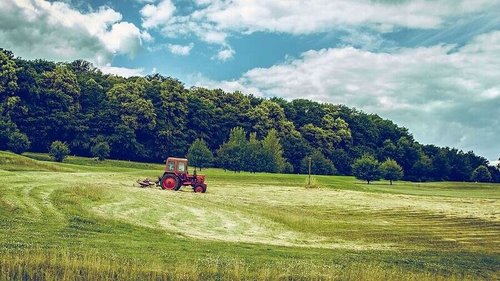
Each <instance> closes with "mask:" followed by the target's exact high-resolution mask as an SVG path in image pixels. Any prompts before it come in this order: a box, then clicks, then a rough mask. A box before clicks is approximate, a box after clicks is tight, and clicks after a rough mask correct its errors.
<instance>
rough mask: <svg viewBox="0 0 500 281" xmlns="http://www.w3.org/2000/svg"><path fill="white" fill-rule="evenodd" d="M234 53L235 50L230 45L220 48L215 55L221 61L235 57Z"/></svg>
mask: <svg viewBox="0 0 500 281" xmlns="http://www.w3.org/2000/svg"><path fill="white" fill-rule="evenodd" d="M234 53H235V52H234V50H233V49H231V48H229V47H228V48H225V49H222V50H220V51H219V52H218V53H217V55H216V56H215V58H216V59H218V60H221V61H227V60H228V59H231V58H233V56H234Z"/></svg>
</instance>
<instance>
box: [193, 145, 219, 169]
mask: <svg viewBox="0 0 500 281" xmlns="http://www.w3.org/2000/svg"><path fill="white" fill-rule="evenodd" d="M187 158H188V160H189V164H190V165H191V166H193V167H198V168H200V170H201V169H202V168H208V167H210V166H211V165H212V162H213V161H214V156H213V154H212V151H210V149H209V148H208V146H207V143H206V142H205V141H204V140H203V139H196V140H195V141H194V142H193V143H192V144H191V146H190V147H189V149H188V154H187Z"/></svg>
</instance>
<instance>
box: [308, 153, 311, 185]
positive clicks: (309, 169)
mask: <svg viewBox="0 0 500 281" xmlns="http://www.w3.org/2000/svg"><path fill="white" fill-rule="evenodd" d="M308 160H309V184H308V185H309V186H310V185H311V156H309V158H308Z"/></svg>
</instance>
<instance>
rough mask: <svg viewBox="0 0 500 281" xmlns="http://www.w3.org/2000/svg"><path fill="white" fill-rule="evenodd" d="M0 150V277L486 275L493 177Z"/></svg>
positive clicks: (498, 204)
mask: <svg viewBox="0 0 500 281" xmlns="http://www.w3.org/2000/svg"><path fill="white" fill-rule="evenodd" d="M49 160H50V159H49V157H48V156H47V155H45V154H36V153H25V154H24V155H23V156H19V155H16V154H13V153H10V152H0V280H6V279H7V280H9V279H13V280H33V279H35V280H144V279H154V280H498V279H500V185H498V184H480V183H457V182H437V183H436V182H432V183H411V182H396V183H395V184H394V185H389V183H388V182H386V181H379V182H374V183H372V184H370V185H368V184H366V183H365V182H362V181H358V180H356V179H354V178H353V177H345V176H314V177H313V181H314V183H315V188H306V187H305V183H306V181H307V176H306V175H284V174H265V173H257V174H250V173H244V172H242V173H234V172H229V171H227V172H225V171H223V170H220V169H207V170H203V171H201V172H200V171H198V173H203V174H205V175H207V183H208V191H207V193H205V194H199V193H194V192H192V191H191V190H190V189H189V188H184V189H183V190H181V191H178V192H174V191H165V190H160V189H159V188H157V187H151V188H139V187H138V185H137V184H136V183H135V181H136V180H137V179H143V178H145V177H150V178H156V177H157V176H159V175H160V174H161V173H162V170H163V165H162V164H147V163H134V162H129V161H116V160H106V161H103V162H99V161H95V160H93V159H90V158H83V157H69V158H68V159H66V160H65V162H64V163H55V162H50V161H49Z"/></svg>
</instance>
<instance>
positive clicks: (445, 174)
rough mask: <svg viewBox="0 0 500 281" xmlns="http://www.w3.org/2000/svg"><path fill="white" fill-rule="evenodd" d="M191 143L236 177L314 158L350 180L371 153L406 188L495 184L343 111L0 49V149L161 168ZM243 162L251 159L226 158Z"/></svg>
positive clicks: (496, 175)
mask: <svg viewBox="0 0 500 281" xmlns="http://www.w3.org/2000/svg"><path fill="white" fill-rule="evenodd" d="M235 128H239V129H235ZM234 130H236V131H234ZM197 139H203V140H205V141H206V146H207V147H208V149H209V150H210V152H212V153H213V154H216V155H217V157H216V159H215V160H214V162H213V164H214V165H215V166H218V167H224V168H228V169H231V170H235V171H240V170H249V171H254V172H256V171H267V172H283V171H289V172H295V173H298V172H300V171H301V162H302V160H303V159H304V157H307V156H309V155H311V156H313V155H316V156H318V159H320V157H319V155H323V157H324V158H325V159H327V160H328V161H330V162H332V163H333V165H334V167H335V168H336V173H338V174H343V175H351V174H352V173H353V172H354V171H353V170H352V168H353V166H352V164H353V163H354V162H355V160H356V159H358V158H360V157H361V156H363V155H364V154H370V155H373V156H374V157H375V159H376V160H378V161H384V160H385V159H387V158H391V159H394V160H395V161H396V162H397V163H398V164H399V165H400V166H401V167H402V169H403V170H404V176H403V179H405V180H415V181H427V180H453V181H470V180H472V179H471V176H472V173H473V171H474V170H475V169H476V168H477V167H479V166H485V167H487V169H488V170H489V172H490V174H491V177H492V180H494V181H500V171H499V169H497V168H496V167H493V166H489V163H488V161H487V160H486V159H485V158H484V157H481V156H478V155H475V154H474V153H473V152H463V151H460V150H458V149H455V148H448V147H437V146H433V145H422V144H420V143H418V142H417V141H415V140H414V138H413V136H412V135H411V134H410V133H409V132H408V130H407V129H406V128H403V127H400V126H398V125H396V124H394V123H393V122H392V121H390V120H386V119H383V118H381V117H380V116H378V115H375V114H367V113H364V112H362V111H359V110H357V109H354V108H349V107H346V106H344V105H335V104H329V103H318V102H314V101H310V100H305V99H297V100H293V101H286V100H284V99H280V98H271V99H265V98H260V97H255V96H252V95H245V94H244V93H241V92H239V91H235V92H225V91H223V90H221V89H206V88H200V87H191V88H186V87H185V85H184V84H183V83H182V82H180V81H179V80H177V79H175V78H172V77H165V76H162V75H159V74H154V75H148V76H145V77H130V78H123V77H119V76H115V75H109V74H103V73H102V72H101V71H100V70H98V69H97V68H95V67H94V66H93V65H92V64H91V63H89V62H86V61H82V60H77V61H74V62H71V63H54V62H50V61H45V60H33V61H30V60H25V59H22V58H16V57H15V56H14V54H13V53H12V52H10V51H7V50H2V49H0V149H2V150H12V151H15V152H18V153H21V152H23V151H26V150H27V149H29V150H31V151H34V152H48V151H49V149H50V146H51V144H52V143H53V142H54V141H56V140H59V141H61V142H64V143H66V144H67V146H68V149H70V150H71V152H72V153H74V154H77V155H82V156H92V155H94V154H95V153H94V152H95V151H93V148H94V147H95V145H96V144H97V140H98V141H100V142H106V143H107V144H108V145H109V157H110V158H115V159H127V160H138V161H158V162H160V161H163V159H165V158H166V157H168V156H177V157H185V156H186V155H187V153H188V149H189V147H190V145H191V144H192V143H193V142H194V141H195V140H197ZM316 151H319V153H320V154H318V153H317V152H316ZM243 158H248V159H251V160H248V161H239V162H238V161H236V160H235V159H243ZM261 159H268V160H265V161H260V160H261ZM269 163H270V164H269ZM325 163H326V162H325ZM266 165H267V166H266Z"/></svg>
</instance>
